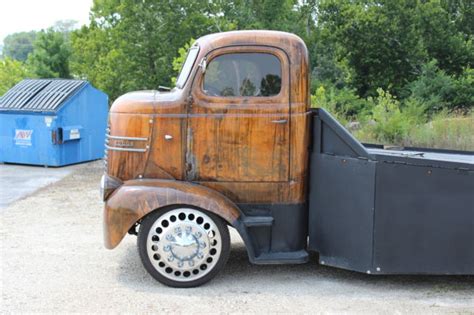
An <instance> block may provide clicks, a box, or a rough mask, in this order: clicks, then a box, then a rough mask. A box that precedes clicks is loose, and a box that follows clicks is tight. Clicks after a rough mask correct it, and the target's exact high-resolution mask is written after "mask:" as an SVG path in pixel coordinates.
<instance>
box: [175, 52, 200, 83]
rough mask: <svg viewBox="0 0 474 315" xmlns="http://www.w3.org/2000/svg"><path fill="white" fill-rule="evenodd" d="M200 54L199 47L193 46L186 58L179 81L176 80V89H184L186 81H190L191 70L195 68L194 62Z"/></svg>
mask: <svg viewBox="0 0 474 315" xmlns="http://www.w3.org/2000/svg"><path fill="white" fill-rule="evenodd" d="M198 52H199V46H193V47H191V48H190V49H189V51H188V55H187V57H186V61H185V62H184V64H183V67H182V68H181V72H180V73H179V76H178V80H176V87H177V88H178V89H182V88H183V86H184V85H185V84H186V81H187V80H188V77H189V73H190V72H191V69H192V68H193V64H194V61H195V60H196V57H197V55H198Z"/></svg>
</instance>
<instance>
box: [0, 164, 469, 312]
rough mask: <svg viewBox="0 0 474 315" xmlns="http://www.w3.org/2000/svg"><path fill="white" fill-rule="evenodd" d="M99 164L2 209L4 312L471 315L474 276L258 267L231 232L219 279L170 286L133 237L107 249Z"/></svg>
mask: <svg viewBox="0 0 474 315" xmlns="http://www.w3.org/2000/svg"><path fill="white" fill-rule="evenodd" d="M101 167H102V166H101V163H100V162H94V163H90V164H85V165H82V166H81V167H78V168H77V169H75V170H74V172H73V173H72V174H70V175H68V176H67V177H65V178H64V179H62V180H61V181H59V182H56V183H54V184H52V185H50V186H48V187H45V188H43V189H41V190H39V191H37V192H36V193H34V194H33V195H31V196H30V197H28V198H26V199H22V200H20V201H17V202H15V203H13V204H12V205H10V206H8V207H7V208H5V209H2V210H0V217H1V228H0V238H1V248H0V249H1V256H0V258H1V274H0V277H1V287H0V290H1V293H2V303H1V305H0V312H1V313H17V312H80V313H90V312H94V313H98V312H100V313H104V312H113V313H117V312H122V313H124V312H126V313H128V312H132V313H144V312H146V313H151V312H153V313H156V312H166V313H189V312H193V313H208V312H215V313H228V312H235V313H242V312H247V313H257V312H258V313H274V312H279V313H289V312H292V313H293V312H297V313H378V314H379V313H382V314H384V313H386V314H393V313H463V314H474V277H431V276H423V277H421V276H416V277H415V276H410V277H408V276H380V277H375V276H368V275H365V274H358V273H353V272H348V271H343V270H338V269H334V268H329V267H323V266H319V265H318V264H317V263H316V259H315V257H313V259H312V261H311V262H310V263H308V264H305V265H295V266H253V265H250V264H249V263H248V260H247V256H246V255H247V254H246V252H245V248H244V247H243V244H242V241H241V240H240V239H239V237H238V236H237V235H236V233H235V231H232V234H231V235H232V251H231V256H230V259H229V262H228V263H227V266H226V267H225V269H224V270H223V271H222V272H221V273H220V274H219V275H218V276H217V277H216V278H215V279H214V280H213V281H211V282H210V283H208V284H206V285H205V286H203V287H200V288H194V289H172V288H168V287H165V286H163V285H161V284H160V283H158V282H156V281H154V280H153V279H152V278H151V277H150V276H148V274H147V273H146V271H145V270H144V268H143V267H142V265H141V262H140V260H139V257H138V254H137V250H136V244H135V242H136V238H135V237H132V236H127V237H126V239H125V240H124V241H123V242H122V243H121V244H120V245H119V246H118V247H117V248H116V249H114V250H112V251H109V250H106V249H105V248H104V247H103V245H102V221H101V219H102V218H101V216H102V203H101V201H100V199H99V196H98V185H99V178H100V175H101ZM0 189H8V188H7V187H1V188H0Z"/></svg>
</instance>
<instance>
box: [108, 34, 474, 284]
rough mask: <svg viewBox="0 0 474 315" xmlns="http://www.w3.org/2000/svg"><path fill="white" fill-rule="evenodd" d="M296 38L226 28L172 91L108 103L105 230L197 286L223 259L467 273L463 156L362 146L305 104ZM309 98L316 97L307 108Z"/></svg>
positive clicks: (471, 208)
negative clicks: (241, 256)
mask: <svg viewBox="0 0 474 315" xmlns="http://www.w3.org/2000/svg"><path fill="white" fill-rule="evenodd" d="M309 69H310V68H309V65H308V53H307V49H306V46H305V43H304V42H303V41H302V40H301V39H300V38H299V37H297V36H295V35H292V34H288V33H283V32H275V31H236V32H227V33H218V34H211V35H208V36H204V37H202V38H200V39H198V40H197V41H196V43H195V44H194V45H193V46H192V47H191V48H190V49H189V52H188V55H187V58H186V60H185V62H184V65H183V67H182V69H181V72H180V74H179V77H178V79H177V82H176V87H175V88H173V89H172V90H170V91H165V90H164V89H162V88H160V89H159V90H158V91H139V92H132V93H128V94H126V95H123V96H121V97H120V98H118V99H117V100H116V101H115V102H114V103H113V105H112V107H111V109H110V114H109V127H108V130H107V140H106V153H107V156H106V173H105V174H104V176H103V178H102V183H101V189H102V195H103V199H104V201H105V209H104V237H105V245H106V247H107V248H109V249H112V248H114V247H116V246H117V245H118V244H119V243H120V241H121V240H122V239H123V238H124V236H125V235H126V234H127V232H128V233H129V234H137V235H138V250H139V255H140V257H141V260H142V262H143V265H144V267H145V268H146V270H147V271H148V272H149V273H150V274H151V275H152V276H153V277H154V278H156V279H157V280H158V281H160V282H162V283H164V284H166V285H170V286H175V287H192V286H197V285H201V284H203V283H205V282H207V281H209V280H210V279H211V278H212V277H214V276H215V275H216V274H217V272H219V270H221V269H222V267H223V266H224V265H225V263H226V260H227V259H228V257H229V251H230V238H229V231H228V227H233V228H235V229H236V230H237V232H238V233H239V234H240V236H241V237H242V240H243V241H244V243H245V246H246V248H247V251H248V256H249V260H250V262H252V263H254V264H300V263H305V262H307V261H308V252H309V251H314V252H317V253H318V254H319V263H320V264H324V265H329V266H334V267H339V268H344V269H349V270H354V271H358V272H363V273H367V274H373V275H374V274H420V273H422V274H473V273H474V245H473V240H474V155H473V153H472V152H456V151H446V150H429V149H420V148H402V149H400V148H399V149H398V150H387V149H384V147H383V146H375V145H363V144H361V143H360V142H358V141H357V140H356V139H355V138H353V137H352V136H351V134H350V133H348V132H347V131H346V130H345V129H344V127H343V126H341V125H340V124H339V123H338V122H337V121H336V120H334V119H333V118H332V117H331V116H330V115H329V114H328V113H327V112H325V111H324V110H322V109H311V104H310V91H309ZM313 105H317V104H313Z"/></svg>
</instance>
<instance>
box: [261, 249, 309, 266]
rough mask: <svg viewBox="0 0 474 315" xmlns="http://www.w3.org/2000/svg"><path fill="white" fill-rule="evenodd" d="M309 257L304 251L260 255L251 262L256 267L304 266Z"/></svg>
mask: <svg viewBox="0 0 474 315" xmlns="http://www.w3.org/2000/svg"><path fill="white" fill-rule="evenodd" d="M308 260H309V255H308V252H307V251H305V250H304V249H302V250H299V251H295V252H275V253H262V254H260V255H259V256H258V257H255V260H254V261H253V263H254V264H257V265H278V264H304V263H306V262H308Z"/></svg>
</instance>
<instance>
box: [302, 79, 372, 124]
mask: <svg viewBox="0 0 474 315" xmlns="http://www.w3.org/2000/svg"><path fill="white" fill-rule="evenodd" d="M311 104H312V106H313V107H322V108H325V109H327V110H328V111H329V112H331V113H333V115H336V116H337V118H338V119H339V120H341V121H346V120H348V119H352V118H354V117H355V116H356V115H357V114H358V113H364V112H366V111H367V110H368V109H369V106H370V103H369V102H368V101H367V100H365V99H361V98H360V97H359V96H358V95H357V94H356V93H355V90H350V89H348V88H342V89H338V88H336V87H335V86H332V85H331V86H324V85H321V86H319V87H318V88H317V89H316V92H315V93H314V94H313V95H312V96H311Z"/></svg>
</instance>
